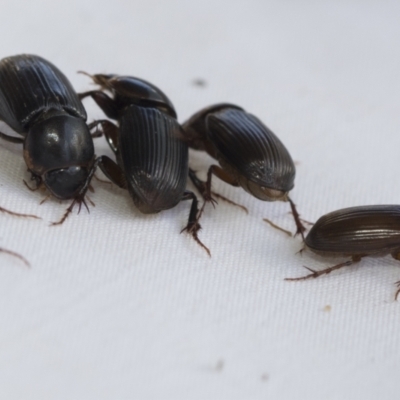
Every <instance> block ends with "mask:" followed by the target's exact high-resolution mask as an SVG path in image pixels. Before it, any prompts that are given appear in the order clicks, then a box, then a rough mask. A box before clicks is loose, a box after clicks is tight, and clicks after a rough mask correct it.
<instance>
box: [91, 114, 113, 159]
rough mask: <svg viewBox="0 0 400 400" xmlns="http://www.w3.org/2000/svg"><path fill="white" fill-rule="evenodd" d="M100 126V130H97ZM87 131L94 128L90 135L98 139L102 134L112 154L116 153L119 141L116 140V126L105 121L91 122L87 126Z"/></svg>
mask: <svg viewBox="0 0 400 400" xmlns="http://www.w3.org/2000/svg"><path fill="white" fill-rule="evenodd" d="M99 125H100V128H101V130H100V129H99V128H98V127H99ZM88 128H89V130H90V131H91V130H92V129H94V128H96V130H95V131H94V132H93V133H92V137H100V136H102V135H103V134H104V136H105V138H106V140H107V143H108V145H109V146H110V148H111V150H112V151H113V152H114V153H117V152H118V147H119V140H118V126H117V125H115V124H113V123H112V122H111V121H109V120H107V119H99V120H97V121H93V122H92V123H90V124H89V125H88Z"/></svg>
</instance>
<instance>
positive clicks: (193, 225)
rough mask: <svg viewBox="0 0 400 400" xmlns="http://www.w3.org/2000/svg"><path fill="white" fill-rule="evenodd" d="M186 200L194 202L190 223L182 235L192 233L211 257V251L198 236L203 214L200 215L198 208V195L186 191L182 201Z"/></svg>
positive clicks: (191, 208) (190, 213)
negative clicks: (185, 232)
mask: <svg viewBox="0 0 400 400" xmlns="http://www.w3.org/2000/svg"><path fill="white" fill-rule="evenodd" d="M184 200H192V205H191V207H190V212H189V218H188V223H187V225H186V226H185V227H184V228H183V229H182V230H181V233H182V232H183V231H187V232H188V233H190V234H191V235H192V237H193V239H194V240H195V241H196V242H197V243H198V244H199V245H200V246H201V247H202V248H203V249H204V250H205V251H206V252H207V254H208V255H209V256H210V257H211V253H210V250H209V249H208V247H207V246H205V245H204V244H203V243H202V242H201V241H200V239H199V238H198V236H197V232H198V231H199V230H200V229H201V225H200V224H199V219H200V216H201V214H200V213H199V207H198V200H197V197H196V195H195V194H194V193H193V192H190V191H188V190H186V191H185V192H184V193H183V196H182V199H181V201H184Z"/></svg>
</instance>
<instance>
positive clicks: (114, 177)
mask: <svg viewBox="0 0 400 400" xmlns="http://www.w3.org/2000/svg"><path fill="white" fill-rule="evenodd" d="M99 166H100V169H101V170H102V171H103V174H104V175H105V176H106V177H107V178H108V179H109V180H110V181H111V182H113V183H115V184H116V185H117V186H119V187H120V188H122V189H127V188H128V186H127V184H126V179H125V175H124V172H123V171H122V169H121V167H120V166H119V165H118V164H117V163H116V162H115V161H113V160H111V158H110V157H107V156H101V157H100V163H99Z"/></svg>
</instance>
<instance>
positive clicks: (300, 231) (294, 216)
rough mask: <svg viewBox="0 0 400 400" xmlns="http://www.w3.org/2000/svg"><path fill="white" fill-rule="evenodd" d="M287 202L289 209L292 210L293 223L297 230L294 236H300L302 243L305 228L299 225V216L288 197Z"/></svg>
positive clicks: (294, 205)
mask: <svg viewBox="0 0 400 400" xmlns="http://www.w3.org/2000/svg"><path fill="white" fill-rule="evenodd" d="M288 201H289V204H290V208H291V209H292V214H293V218H294V222H295V224H296V228H297V230H296V233H295V236H296V235H298V234H300V235H301V237H302V239H303V242H304V232H305V231H306V227H305V226H304V225H303V224H302V223H301V218H300V214H299V213H298V212H297V209H296V204H294V203H293V201H292V199H291V198H290V197H288Z"/></svg>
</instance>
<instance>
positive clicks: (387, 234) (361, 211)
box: [286, 205, 400, 299]
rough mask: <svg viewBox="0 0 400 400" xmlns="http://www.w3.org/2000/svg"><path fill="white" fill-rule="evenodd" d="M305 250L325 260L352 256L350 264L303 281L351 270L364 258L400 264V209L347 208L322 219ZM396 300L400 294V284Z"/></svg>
mask: <svg viewBox="0 0 400 400" xmlns="http://www.w3.org/2000/svg"><path fill="white" fill-rule="evenodd" d="M305 248H307V249H310V250H311V251H312V252H314V253H316V254H319V255H322V256H348V257H351V259H350V260H348V261H345V262H342V263H340V264H337V265H334V266H332V267H329V268H325V269H323V270H321V271H315V270H313V269H311V268H308V267H306V268H307V269H308V270H309V271H310V272H311V273H310V274H308V275H305V276H302V277H299V278H286V280H289V281H300V280H306V279H310V278H317V277H319V276H321V275H325V274H329V273H330V272H332V271H335V270H337V269H340V268H343V267H348V266H350V265H353V264H354V263H357V262H359V261H360V260H361V259H362V258H364V257H371V256H385V255H387V254H391V256H392V257H393V258H394V259H396V260H400V206H399V205H373V206H359V207H350V208H344V209H341V210H337V211H333V212H331V213H329V214H326V215H324V216H322V217H321V218H319V220H318V221H317V222H316V223H315V224H314V226H313V227H312V228H311V230H310V232H309V233H308V235H307V237H306V239H305ZM397 284H398V285H399V289H398V290H397V292H396V296H395V297H396V299H397V297H398V295H399V294H400V282H397Z"/></svg>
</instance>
